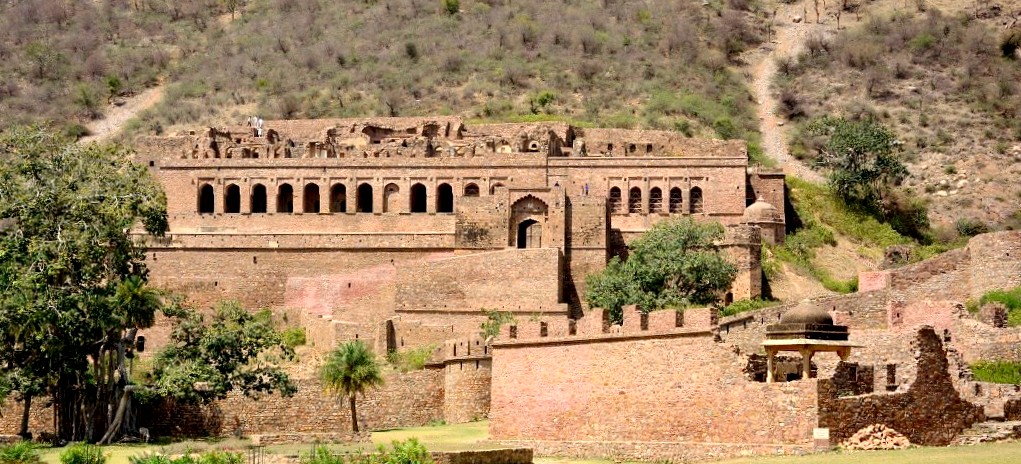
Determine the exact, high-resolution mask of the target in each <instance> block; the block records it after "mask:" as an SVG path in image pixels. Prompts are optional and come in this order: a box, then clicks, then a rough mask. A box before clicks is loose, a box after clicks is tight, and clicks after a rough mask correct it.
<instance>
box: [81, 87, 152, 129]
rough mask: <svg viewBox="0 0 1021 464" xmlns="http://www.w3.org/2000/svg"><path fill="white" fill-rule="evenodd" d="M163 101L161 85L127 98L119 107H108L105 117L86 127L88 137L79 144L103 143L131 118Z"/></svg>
mask: <svg viewBox="0 0 1021 464" xmlns="http://www.w3.org/2000/svg"><path fill="white" fill-rule="evenodd" d="M162 99H163V85H162V84H161V85H157V86H156V87H151V88H148V89H145V91H143V92H142V93H140V94H138V95H135V96H134V97H131V98H128V99H127V101H126V102H125V103H124V104H123V105H121V106H110V110H109V111H108V112H107V113H106V117H105V118H103V119H99V120H96V121H92V122H90V123H89V124H87V125H86V127H88V129H89V134H91V135H89V136H87V137H82V138H81V139H80V140H79V142H81V143H89V142H103V141H105V140H107V139H109V138H110V137H111V136H113V135H115V134H117V132H119V131H120V130H121V127H124V124H125V123H127V122H128V121H129V120H130V119H131V118H133V117H135V115H137V114H138V113H140V112H142V111H145V110H147V109H149V108H152V107H153V105H155V104H157V103H159V102H160V100H162Z"/></svg>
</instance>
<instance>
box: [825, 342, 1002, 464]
mask: <svg viewBox="0 0 1021 464" xmlns="http://www.w3.org/2000/svg"><path fill="white" fill-rule="evenodd" d="M915 349H916V350H917V353H918V355H917V362H918V368H917V372H918V374H917V376H916V378H915V380H914V382H913V383H912V384H911V387H910V388H909V389H908V390H907V391H906V392H903V393H892V394H885V393H878V394H870V395H861V396H850V397H839V396H838V392H839V391H841V390H843V389H844V387H842V386H840V385H837V383H836V382H834V381H833V380H829V379H825V380H820V381H819V426H820V427H828V428H829V429H830V443H831V444H838V443H840V442H842V441H844V440H846V439H847V438H848V437H850V436H851V435H853V434H854V433H855V432H857V431H858V430H860V429H862V428H863V427H866V426H868V425H872V424H884V425H886V426H888V427H891V428H893V429H894V430H897V431H898V432H900V433H902V434H904V436H906V437H907V438H908V439H909V440H910V441H911V443H914V444H918V445H927V446H943V445H947V444H949V443H950V442H951V441H952V440H953V439H954V437H956V436H957V434H959V433H960V432H961V431H963V430H964V429H966V428H968V427H970V426H971V425H972V424H974V423H975V422H980V421H983V420H985V415H984V414H983V412H982V408H980V407H979V406H976V405H974V404H971V403H969V402H967V401H964V400H962V399H961V397H960V395H959V394H958V392H957V390H955V389H954V385H953V382H952V381H951V378H950V374H949V372H948V370H947V368H948V362H947V356H946V352H945V351H944V349H943V343H942V342H941V340H940V337H939V336H937V335H936V332H935V331H934V330H933V329H932V328H931V327H925V328H922V329H921V330H919V332H918V336H917V339H916V344H915Z"/></svg>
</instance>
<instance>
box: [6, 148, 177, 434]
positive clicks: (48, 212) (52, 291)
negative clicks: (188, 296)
mask: <svg viewBox="0 0 1021 464" xmlns="http://www.w3.org/2000/svg"><path fill="white" fill-rule="evenodd" d="M136 228H139V230H144V231H145V232H147V233H149V234H154V235H160V234H163V232H164V231H165V230H166V228H167V216H166V198H165V196H164V194H163V192H162V190H161V189H160V186H159V185H158V183H157V182H156V181H155V180H153V179H152V178H151V177H150V176H149V175H148V172H147V171H146V170H145V168H143V167H140V166H137V165H135V164H133V163H132V162H131V159H130V154H129V153H128V152H126V151H125V150H123V149H121V148H118V147H113V146H101V145H87V146H86V145H77V144H72V143H69V142H68V141H67V140H64V139H62V138H60V137H58V136H55V135H53V134H51V133H50V132H48V131H47V130H45V129H43V128H11V129H8V130H7V131H6V132H4V133H3V134H0V370H2V373H3V375H4V376H5V377H7V378H9V379H15V381H14V382H12V384H13V385H12V387H13V388H15V389H17V390H19V391H18V393H19V394H20V396H21V397H22V399H23V401H24V407H25V409H26V411H27V409H28V408H29V407H30V405H31V399H32V397H33V396H35V395H38V394H42V393H47V394H49V395H50V396H51V397H52V400H53V404H54V411H55V412H54V414H55V417H54V424H55V427H56V432H57V435H58V436H59V437H60V438H62V439H65V440H96V439H97V438H98V437H99V434H100V433H103V432H104V431H106V432H109V429H111V428H116V427H117V426H118V424H117V423H116V421H115V418H114V415H115V411H116V410H117V409H118V408H116V407H115V405H116V404H117V403H118V402H119V401H120V400H121V398H122V397H123V396H124V390H125V387H126V386H127V384H128V378H127V377H128V376H127V369H126V367H125V358H126V357H127V356H128V355H129V353H130V352H131V346H132V345H133V343H134V341H135V340H134V336H135V333H136V332H137V330H138V329H142V328H146V327H149V326H151V325H152V324H153V320H154V317H155V314H156V312H157V311H158V310H159V309H160V306H161V304H160V300H159V299H158V298H151V297H149V296H146V297H144V298H136V296H138V295H150V294H149V293H148V292H147V290H146V287H145V282H146V278H147V270H146V267H145V264H144V262H143V260H144V249H143V247H142V246H141V245H140V244H139V243H137V242H136V240H135V239H134V237H133V236H132V234H131V233H130V231H132V230H134V229H136ZM150 296H151V295H150ZM25 417H27V416H25ZM24 431H25V430H23V432H24ZM105 434H106V433H104V435H105Z"/></svg>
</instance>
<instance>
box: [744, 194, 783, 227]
mask: <svg viewBox="0 0 1021 464" xmlns="http://www.w3.org/2000/svg"><path fill="white" fill-rule="evenodd" d="M781 217H782V216H781V215H780V211H779V210H777V209H776V207H775V206H773V205H771V204H769V203H767V202H766V200H763V199H762V197H759V198H758V199H757V200H755V203H752V204H751V205H749V206H748V207H747V208H745V209H744V221H745V222H749V223H755V222H783V220H782V219H781Z"/></svg>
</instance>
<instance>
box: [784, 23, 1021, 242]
mask: <svg viewBox="0 0 1021 464" xmlns="http://www.w3.org/2000/svg"><path fill="white" fill-rule="evenodd" d="M919 5H923V3H919ZM922 10H924V11H916V10H915V9H914V8H912V9H910V10H901V11H899V12H896V13H892V14H890V15H884V16H872V17H868V18H866V19H865V20H864V21H863V22H862V23H860V24H855V25H852V26H849V27H847V28H846V29H845V30H842V31H839V32H838V33H837V34H836V35H835V36H834V37H833V38H832V39H829V38H824V36H822V35H816V36H810V37H809V38H808V39H807V43H806V47H805V51H804V53H802V54H801V55H800V56H797V57H785V58H781V59H780V60H779V62H778V65H779V72H780V74H779V76H778V79H777V82H776V92H777V93H778V96H779V100H780V102H781V103H780V108H778V110H779V111H780V112H781V113H782V114H784V115H785V116H787V117H788V118H791V119H793V120H795V121H797V127H796V128H795V129H794V137H793V140H792V147H791V148H792V153H793V154H794V155H795V156H797V157H799V158H802V159H805V160H809V161H818V160H819V156H820V153H821V152H822V150H820V148H821V146H822V145H823V144H824V143H825V142H824V141H823V140H821V138H820V134H819V133H818V132H817V131H813V130H811V128H812V126H813V124H814V123H815V122H816V121H817V120H819V118H822V117H825V116H828V115H842V116H844V117H846V118H847V119H848V120H862V121H869V120H872V121H878V122H880V123H881V124H883V125H886V126H888V127H890V128H891V129H892V131H893V134H895V135H896V137H897V140H896V144H897V147H898V148H899V149H900V150H901V151H902V152H903V159H904V160H905V161H906V162H907V163H908V165H909V169H910V171H911V173H912V176H911V177H909V178H908V179H906V182H905V186H906V187H908V188H907V189H905V190H903V191H902V193H904V196H905V198H907V199H908V200H907V201H908V202H911V201H915V200H910V198H911V197H912V196H914V195H919V196H921V195H926V196H928V199H929V200H931V209H932V212H931V215H932V216H933V218H934V219H935V220H936V222H938V223H942V224H943V225H944V226H948V225H949V224H951V223H953V222H954V221H955V220H957V219H958V218H962V217H964V218H968V219H970V220H972V221H981V222H984V223H995V224H1001V225H1002V226H1018V225H1021V222H1019V221H1018V219H1021V215H1016V214H1015V215H1014V216H1017V217H1016V218H1014V216H1012V214H1013V213H1014V212H1015V211H1016V210H1017V207H1016V201H1015V200H1016V198H1017V195H1021V192H1019V191H1018V189H1017V187H1016V186H1015V185H1013V182H1012V180H1013V178H1014V177H1016V175H1017V174H1018V169H1016V168H1014V167H1011V166H1016V164H1015V163H1012V162H1011V160H1010V157H1011V156H1016V155H1021V153H1017V154H1016V155H1012V154H1011V150H1013V148H1012V147H1015V146H1021V143H1019V142H1021V84H1019V83H1021V62H1019V61H1021V60H1019V57H1018V54H1017V53H1016V50H1015V49H1012V48H1011V47H1010V44H1011V43H1013V42H1011V41H1012V40H1014V39H1012V37H1015V36H1017V35H1018V32H1017V31H1016V30H1007V31H1003V30H1001V29H1000V28H997V27H994V26H993V25H992V24H990V23H987V22H984V21H981V20H977V19H975V18H974V15H973V14H971V13H970V10H969V13H968V14H963V13H962V14H961V15H959V16H948V15H944V14H942V13H941V12H940V11H939V10H937V9H935V8H922ZM939 232H940V234H941V235H943V236H944V238H949V237H950V236H952V235H953V229H951V228H949V227H947V228H946V230H945V231H939Z"/></svg>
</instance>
